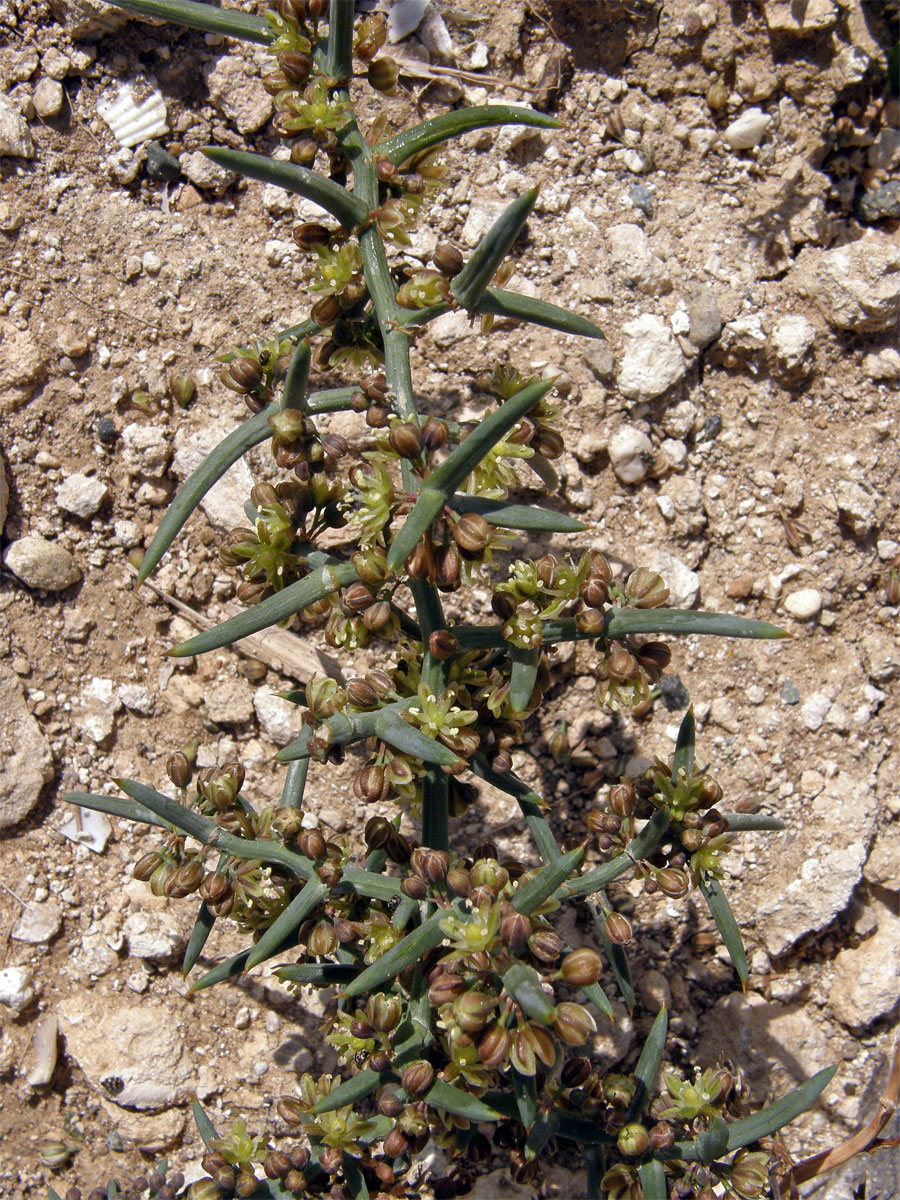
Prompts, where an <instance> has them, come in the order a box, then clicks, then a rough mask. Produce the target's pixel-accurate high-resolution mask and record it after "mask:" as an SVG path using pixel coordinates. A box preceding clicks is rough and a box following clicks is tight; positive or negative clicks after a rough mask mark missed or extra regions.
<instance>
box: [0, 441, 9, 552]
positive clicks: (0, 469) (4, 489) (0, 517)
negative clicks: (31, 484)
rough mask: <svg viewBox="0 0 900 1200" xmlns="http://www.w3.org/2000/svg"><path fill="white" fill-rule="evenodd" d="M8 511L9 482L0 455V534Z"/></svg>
mask: <svg viewBox="0 0 900 1200" xmlns="http://www.w3.org/2000/svg"><path fill="white" fill-rule="evenodd" d="M8 511H9V484H8V483H7V482H6V465H5V464H4V462H3V459H2V457H0V534H2V533H3V526H4V525H5V524H6V514H7V512H8Z"/></svg>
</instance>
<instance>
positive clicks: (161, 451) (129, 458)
mask: <svg viewBox="0 0 900 1200" xmlns="http://www.w3.org/2000/svg"><path fill="white" fill-rule="evenodd" d="M119 446H120V454H121V461H122V465H123V466H124V468H125V470H126V471H127V472H128V474H129V475H146V476H147V477H148V478H150V479H160V478H161V477H162V476H163V475H165V473H166V467H167V466H168V464H169V454H170V451H171V446H170V444H169V438H168V435H167V434H166V432H165V430H163V429H160V428H159V427H158V426H157V425H141V424H140V423H138V422H136V421H135V422H132V424H130V425H126V426H125V428H124V429H123V430H122V433H121V434H120V437H119Z"/></svg>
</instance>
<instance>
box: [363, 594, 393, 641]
mask: <svg viewBox="0 0 900 1200" xmlns="http://www.w3.org/2000/svg"><path fill="white" fill-rule="evenodd" d="M393 620H394V611H393V609H392V608H391V605H390V602H389V601H387V600H377V601H376V602H375V603H374V604H371V605H369V607H368V608H367V609H366V610H365V612H364V613H363V614H362V622H363V625H365V627H366V629H368V630H369V631H370V632H371V633H382V632H383V631H384V630H385V629H386V628H387V627H388V626H389V625H391V623H392V621H393Z"/></svg>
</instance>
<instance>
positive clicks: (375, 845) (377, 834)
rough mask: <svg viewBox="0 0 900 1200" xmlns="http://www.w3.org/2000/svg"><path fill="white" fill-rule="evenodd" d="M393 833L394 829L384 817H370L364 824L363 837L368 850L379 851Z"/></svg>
mask: <svg viewBox="0 0 900 1200" xmlns="http://www.w3.org/2000/svg"><path fill="white" fill-rule="evenodd" d="M393 832H394V827H393V825H392V824H391V823H390V821H389V820H388V819H387V818H386V817H370V818H369V819H368V821H367V822H366V828H365V831H364V833H363V837H364V838H365V842H366V845H367V846H368V848H369V849H370V850H380V849H381V847H382V846H385V845H386V844H387V840H388V838H389V837H390V836H391V834H392V833H393Z"/></svg>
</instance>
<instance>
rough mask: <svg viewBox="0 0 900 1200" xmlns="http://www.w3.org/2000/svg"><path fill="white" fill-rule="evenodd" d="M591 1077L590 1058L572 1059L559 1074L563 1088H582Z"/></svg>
mask: <svg viewBox="0 0 900 1200" xmlns="http://www.w3.org/2000/svg"><path fill="white" fill-rule="evenodd" d="M590 1077H591V1060H590V1059H589V1058H582V1057H580V1056H579V1057H576V1058H570V1059H568V1060H567V1061H566V1062H565V1063H564V1064H563V1068H562V1070H561V1071H560V1073H559V1081H560V1083H561V1084H562V1085H563V1087H567V1088H575V1087H581V1086H582V1084H584V1083H585V1082H586V1081H587V1080H588V1079H590Z"/></svg>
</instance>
